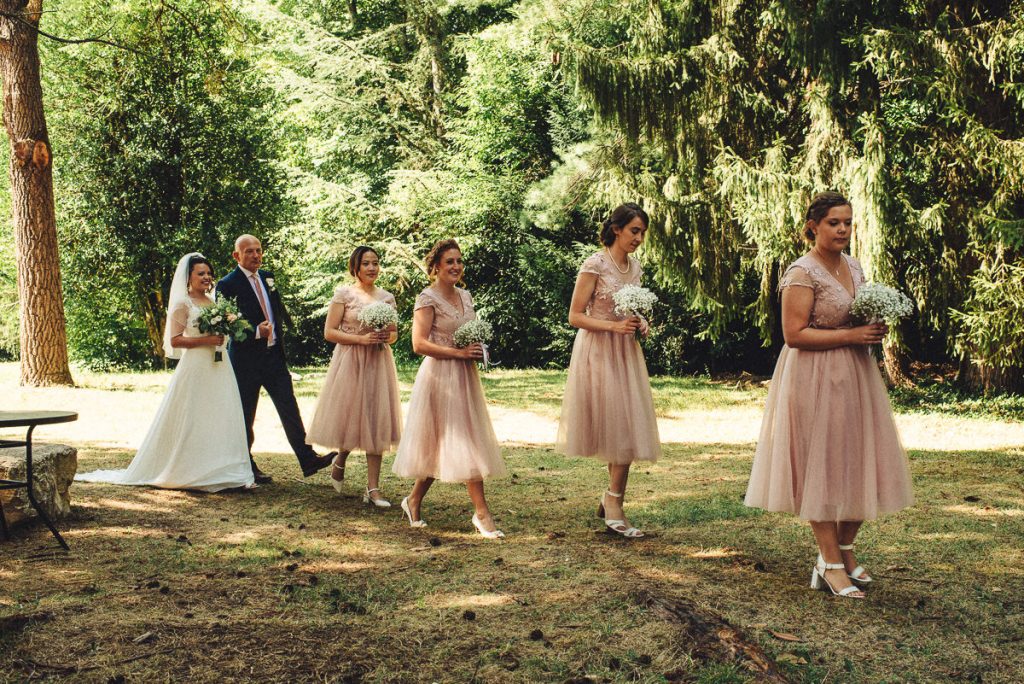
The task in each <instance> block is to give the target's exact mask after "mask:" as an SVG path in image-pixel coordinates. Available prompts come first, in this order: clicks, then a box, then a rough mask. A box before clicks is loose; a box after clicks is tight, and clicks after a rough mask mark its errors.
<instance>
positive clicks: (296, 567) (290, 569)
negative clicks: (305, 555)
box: [284, 563, 299, 572]
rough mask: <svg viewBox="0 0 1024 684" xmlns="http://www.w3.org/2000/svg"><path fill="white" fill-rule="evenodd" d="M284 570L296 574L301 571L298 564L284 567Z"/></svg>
mask: <svg viewBox="0 0 1024 684" xmlns="http://www.w3.org/2000/svg"><path fill="white" fill-rule="evenodd" d="M284 569H285V570H287V571H288V572H295V571H296V570H298V569H299V564H298V563H289V564H288V565H286V566H284Z"/></svg>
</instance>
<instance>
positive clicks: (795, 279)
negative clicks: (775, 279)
mask: <svg viewBox="0 0 1024 684" xmlns="http://www.w3.org/2000/svg"><path fill="white" fill-rule="evenodd" d="M793 285H796V286H798V287H809V288H811V289H812V290H813V289H814V280H812V279H811V274H810V273H809V272H808V271H807V269H805V268H804V267H803V266H799V265H797V264H792V265H791V266H790V267H789V268H787V269H786V272H785V273H783V274H782V280H780V281H779V291H782V290H784V289H786V288H787V287H790V286H793Z"/></svg>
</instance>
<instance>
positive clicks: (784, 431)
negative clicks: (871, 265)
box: [746, 192, 914, 598]
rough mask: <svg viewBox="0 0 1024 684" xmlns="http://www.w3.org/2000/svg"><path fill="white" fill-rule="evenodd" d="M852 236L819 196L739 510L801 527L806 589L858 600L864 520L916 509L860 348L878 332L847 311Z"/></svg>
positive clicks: (785, 296) (789, 278) (838, 211)
mask: <svg viewBox="0 0 1024 684" xmlns="http://www.w3.org/2000/svg"><path fill="white" fill-rule="evenodd" d="M852 230H853V212H852V209H851V207H850V203H849V202H848V201H847V200H846V198H844V197H843V196H842V195H840V194H838V193H835V192H824V193H821V194H819V195H817V196H815V198H814V199H813V200H812V201H811V205H810V208H809V209H808V210H807V222H806V224H805V226H804V233H805V235H806V237H807V239H808V240H810V241H811V242H813V244H814V246H813V248H812V249H811V251H810V252H808V253H807V254H805V255H804V256H802V257H800V258H799V259H797V260H796V261H795V262H793V263H792V264H791V265H790V266H789V268H788V269H786V272H785V274H784V275H783V277H782V281H781V282H780V284H779V288H780V289H781V290H782V332H783V335H784V337H785V340H786V344H785V346H784V347H783V348H782V352H781V354H780V355H779V361H778V364H777V365H776V366H775V373H774V374H773V375H772V381H771V386H770V389H769V391H768V399H767V402H766V405H765V411H764V421H763V422H762V424H761V435H760V438H759V439H758V442H757V451H756V453H755V455H754V464H753V468H752V470H751V473H750V484H749V485H748V487H747V496H746V504H747V505H748V506H756V507H758V508H763V509H766V510H769V511H786V512H788V513H793V514H795V515H797V516H799V517H800V518H801V519H803V520H807V521H808V522H809V523H810V525H811V530H812V531H813V532H814V537H815V540H816V541H817V543H818V549H819V551H820V553H819V554H818V559H817V562H816V563H815V565H814V569H813V571H812V574H811V587H812V588H814V589H817V588H823V589H829V590H831V591H832V593H833V594H836V595H839V596H844V597H850V598H864V592H863V591H861V590H860V589H859V588H858V587H857V586H855V585H854V582H855V583H857V584H861V585H866V584H868V583H870V582H871V581H872V579H871V577H870V576H869V575H868V574H867V573H866V572H865V571H864V568H863V567H861V566H860V565H858V564H857V560H856V558H855V557H854V553H853V542H854V538H855V537H856V536H857V531H858V530H859V529H860V526H861V524H862V522H863V521H864V520H872V519H874V518H875V517H877V516H878V515H880V514H883V513H892V512H894V511H898V510H900V509H902V508H905V507H907V506H909V505H910V504H911V503H913V498H914V497H913V493H912V491H911V485H910V472H909V468H908V466H907V457H906V454H905V453H904V451H903V447H902V446H901V445H900V439H899V435H898V434H897V433H896V424H895V422H894V421H893V416H892V408H891V407H890V405H889V396H888V394H887V393H886V390H885V385H884V384H883V383H882V377H881V374H880V373H879V371H878V365H877V363H876V362H875V360H874V357H873V356H872V355H871V354H869V353H868V349H867V345H871V344H878V343H879V342H881V340H882V338H883V337H884V336H885V333H886V332H887V328H886V326H885V325H884V324H881V323H876V324H871V325H860V326H854V325H853V323H852V322H851V320H850V304H852V303H853V300H854V297H855V296H856V294H857V290H858V289H859V288H860V287H861V286H862V285H863V284H864V283H865V278H864V272H863V271H862V270H861V267H860V264H859V263H858V262H857V260H856V259H854V258H853V257H851V256H848V255H846V254H845V253H844V250H845V249H846V247H847V246H848V245H849V243H850V236H851V233H852Z"/></svg>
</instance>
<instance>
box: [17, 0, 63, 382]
mask: <svg viewBox="0 0 1024 684" xmlns="http://www.w3.org/2000/svg"><path fill="white" fill-rule="evenodd" d="M42 10H43V0H28V1H27V2H26V1H25V0H0V78H2V80H3V97H4V113H3V117H4V127H5V128H6V129H7V136H8V138H9V139H10V143H11V165H10V177H11V209H12V211H11V213H12V218H13V223H14V250H15V259H16V261H17V267H18V306H19V309H20V310H19V313H20V319H21V330H20V342H21V383H22V384H23V385H35V386H41V385H72V384H74V381H73V380H72V379H71V369H70V368H69V367H68V346H67V331H66V330H65V322H64V297H63V294H62V292H61V284H60V259H59V257H58V253H57V220H56V216H55V214H54V206H53V166H52V165H51V163H50V162H51V152H50V138H49V136H48V135H47V132H46V117H45V116H44V114H43V89H42V85H41V84H40V80H39V49H38V38H39V34H38V33H37V31H36V28H37V27H38V26H39V17H40V15H41V14H42Z"/></svg>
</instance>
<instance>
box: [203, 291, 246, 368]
mask: <svg viewBox="0 0 1024 684" xmlns="http://www.w3.org/2000/svg"><path fill="white" fill-rule="evenodd" d="M196 327H197V328H199V332H201V333H203V334H204V335H223V336H224V337H226V338H227V339H229V340H234V341H235V342H241V341H242V340H244V339H245V338H246V336H247V335H248V334H249V333H250V332H251V331H252V324H250V323H249V321H247V320H245V317H244V316H242V314H240V313H239V312H238V305H237V304H236V303H235V301H234V300H233V299H230V298H228V297H225V296H224V295H217V299H216V301H215V302H214V303H213V304H212V305H211V306H207V307H204V308H203V310H202V311H200V312H199V316H197V317H196ZM222 352H223V350H222V348H221V347H218V348H217V351H216V352H214V355H213V360H214V361H223V360H224V354H223V353H222Z"/></svg>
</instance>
